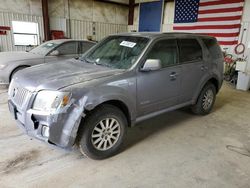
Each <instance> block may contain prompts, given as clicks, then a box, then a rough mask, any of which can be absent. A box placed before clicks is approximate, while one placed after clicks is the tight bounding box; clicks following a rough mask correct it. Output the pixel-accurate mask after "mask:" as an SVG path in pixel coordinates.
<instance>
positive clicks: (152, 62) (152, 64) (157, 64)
mask: <svg viewBox="0 0 250 188" xmlns="http://www.w3.org/2000/svg"><path fill="white" fill-rule="evenodd" d="M159 69H161V60H160V59H147V60H146V62H145V63H144V65H143V67H142V68H141V71H143V72H148V71H156V70H159Z"/></svg>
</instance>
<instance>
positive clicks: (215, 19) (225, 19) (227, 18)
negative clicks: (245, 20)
mask: <svg viewBox="0 0 250 188" xmlns="http://www.w3.org/2000/svg"><path fill="white" fill-rule="evenodd" d="M240 18H241V16H227V17H212V18H198V22H207V21H228V20H240Z"/></svg>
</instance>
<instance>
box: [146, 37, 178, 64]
mask: <svg viewBox="0 0 250 188" xmlns="http://www.w3.org/2000/svg"><path fill="white" fill-rule="evenodd" d="M176 57H177V44H176V40H175V39H168V40H161V41H159V42H156V44H154V46H153V47H152V49H151V50H150V51H149V53H148V55H147V59H160V60H161V64H162V67H163V68H164V67H168V66H172V65H175V64H176V63H177V58H176Z"/></svg>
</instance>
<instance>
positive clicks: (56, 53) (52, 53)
mask: <svg viewBox="0 0 250 188" xmlns="http://www.w3.org/2000/svg"><path fill="white" fill-rule="evenodd" d="M59 54H60V53H59V51H58V50H54V51H52V52H51V53H50V55H51V56H58V55H59Z"/></svg>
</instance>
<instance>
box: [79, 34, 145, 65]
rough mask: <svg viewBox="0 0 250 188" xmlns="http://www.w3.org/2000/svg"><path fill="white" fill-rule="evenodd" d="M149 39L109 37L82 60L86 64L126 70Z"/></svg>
mask: <svg viewBox="0 0 250 188" xmlns="http://www.w3.org/2000/svg"><path fill="white" fill-rule="evenodd" d="M148 41H149V39H147V38H143V37H134V36H111V37H108V38H107V39H106V40H104V41H102V42H101V43H100V45H99V46H98V47H97V48H94V49H93V50H91V51H90V52H88V53H87V54H86V55H85V56H84V57H83V58H82V59H84V60H85V61H87V62H88V63H93V64H97V65H102V66H106V67H110V68H115V69H128V68H130V67H131V66H132V65H133V64H134V63H135V62H136V60H137V59H138V57H139V55H140V54H141V53H142V51H143V49H144V48H145V47H146V45H147V43H148Z"/></svg>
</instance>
